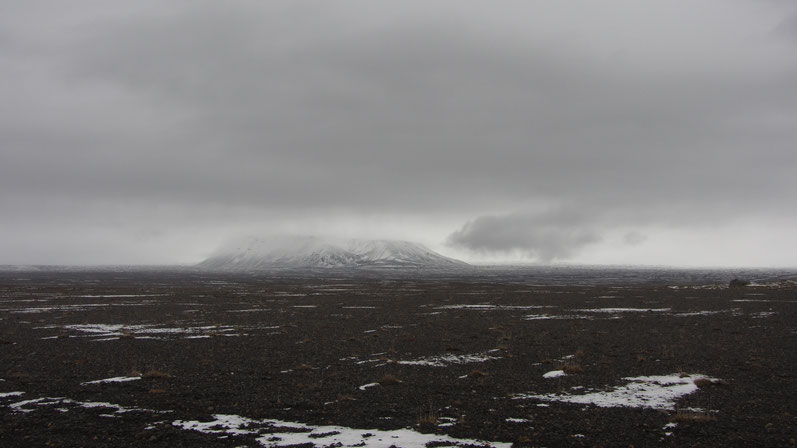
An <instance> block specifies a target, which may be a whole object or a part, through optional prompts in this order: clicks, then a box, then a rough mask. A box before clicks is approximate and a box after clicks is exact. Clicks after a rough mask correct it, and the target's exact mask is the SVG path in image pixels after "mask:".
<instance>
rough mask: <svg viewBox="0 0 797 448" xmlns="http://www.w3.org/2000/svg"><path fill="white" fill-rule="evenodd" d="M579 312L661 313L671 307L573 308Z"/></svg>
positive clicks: (670, 309)
mask: <svg viewBox="0 0 797 448" xmlns="http://www.w3.org/2000/svg"><path fill="white" fill-rule="evenodd" d="M573 311H577V312H579V313H612V314H614V313H647V312H653V313H663V312H666V311H672V308H589V309H579V310H573Z"/></svg>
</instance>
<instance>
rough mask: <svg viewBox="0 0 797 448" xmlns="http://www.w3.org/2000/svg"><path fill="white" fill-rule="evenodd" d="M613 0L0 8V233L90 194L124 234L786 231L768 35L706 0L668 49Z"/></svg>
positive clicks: (782, 104)
mask: <svg viewBox="0 0 797 448" xmlns="http://www.w3.org/2000/svg"><path fill="white" fill-rule="evenodd" d="M621 3H625V2H618V3H613V2H607V3H603V2H602V3H601V6H600V8H597V7H595V6H594V4H592V3H591V2H583V4H582V6H583V7H585V8H589V10H590V11H591V12H592V13H595V14H599V15H600V17H603V19H602V20H604V21H606V24H605V25H601V24H600V23H601V22H600V21H598V20H586V19H583V18H580V17H577V16H574V15H573V14H572V7H562V6H557V5H559V3H556V2H552V3H551V4H545V3H538V2H534V4H533V5H532V2H508V3H505V4H503V6H504V9H502V8H500V7H497V6H494V5H491V6H490V7H484V6H483V5H480V4H479V3H477V2H451V3H448V2H435V3H434V4H433V5H428V4H427V2H412V1H410V2H402V5H401V6H395V7H394V8H392V9H390V10H389V11H387V10H385V9H384V8H376V7H374V6H372V3H370V2H342V3H338V2H336V3H330V2H303V1H290V2H258V3H249V2H225V3H224V4H223V5H222V4H219V3H217V2H170V3H169V4H163V3H162V2H145V1H141V2H135V3H130V4H127V5H125V6H121V5H112V4H110V3H108V2H87V3H85V5H90V6H91V7H86V8H77V7H67V6H62V5H60V3H49V2H43V3H39V2H33V1H31V2H19V3H13V2H8V3H6V4H4V5H2V6H0V8H3V9H2V11H0V12H2V14H0V45H2V47H3V51H2V52H0V73H2V74H3V75H4V79H7V80H9V81H8V82H6V83H4V84H3V85H2V86H0V96H2V98H3V99H4V101H3V102H2V105H0V157H2V163H0V192H2V193H0V208H2V209H3V210H4V213H3V217H2V218H0V227H3V225H4V224H5V225H6V226H7V227H9V226H12V225H13V226H19V225H23V224H22V223H24V222H28V223H35V222H39V221H40V220H42V219H47V217H48V216H49V217H57V218H59V219H60V218H62V217H64V216H65V215H70V216H71V218H70V222H74V223H75V224H74V226H75V228H76V229H78V228H79V227H80V224H81V222H82V223H91V222H96V221H97V220H98V219H102V216H103V214H102V211H101V210H102V209H103V207H104V206H105V204H113V203H117V204H128V205H129V206H130V209H129V210H132V209H135V210H136V213H129V214H128V215H126V216H128V217H129V220H130V221H129V223H130V225H132V226H135V225H140V226H143V227H146V226H147V225H148V224H147V223H149V222H150V221H151V220H153V219H154V218H155V217H158V216H159V210H160V209H161V208H164V207H165V208H172V209H174V210H186V211H189V210H199V211H200V212H197V213H198V214H199V215H202V216H204V218H203V219H202V221H203V222H205V223H206V225H207V226H208V227H213V226H222V227H223V226H224V225H227V224H229V225H233V224H235V223H239V222H242V221H245V220H247V219H250V218H251V216H253V215H254V216H260V217H266V216H267V217H268V218H267V221H268V222H269V223H273V222H279V220H280V219H281V218H280V217H281V216H287V215H291V216H295V215H297V214H298V213H301V214H302V215H303V216H306V217H307V219H309V220H318V221H321V222H323V221H324V219H325V216H328V215H329V213H331V212H335V211H341V210H343V211H345V212H346V213H349V214H350V216H351V217H352V218H351V220H352V221H354V222H356V221H357V220H358V219H361V220H362V221H363V222H365V221H366V220H367V217H368V216H373V215H379V214H382V215H384V214H395V215H400V216H411V217H414V218H417V219H428V220H429V222H430V225H432V226H442V225H443V224H440V223H443V222H445V223H451V222H456V224H455V226H461V225H462V222H465V221H467V220H468V219H471V220H473V221H472V223H471V224H472V226H473V227H471V230H470V231H469V233H468V234H469V235H470V234H471V233H473V232H476V230H477V227H478V226H477V225H476V223H485V222H487V221H489V220H487V221H484V220H483V219H487V218H477V219H475V220H474V218H476V217H479V216H482V217H485V216H493V217H496V216H498V217H500V216H504V217H505V220H506V221H516V220H520V221H522V219H520V218H519V217H521V216H526V215H527V214H526V213H525V212H523V210H526V204H528V203H536V202H544V203H546V204H554V205H560V206H566V207H568V208H572V209H576V210H583V211H584V213H585V214H587V215H591V216H598V215H599V214H600V215H602V216H603V213H602V212H601V213H598V211H605V212H606V213H605V216H614V217H616V218H613V220H612V221H611V222H610V223H606V224H604V226H617V225H619V223H623V224H628V225H631V226H633V225H636V224H649V223H657V224H661V225H664V226H666V225H679V226H685V225H690V224H694V223H700V224H705V223H714V222H718V223H722V222H726V221H730V220H734V219H736V218H737V217H738V216H739V215H740V212H739V204H740V203H741V204H744V214H745V215H755V216H761V217H764V218H767V217H768V218H773V217H783V216H784V215H786V216H787V217H788V219H795V216H794V212H792V211H784V210H783V207H782V204H784V203H791V202H797V185H795V181H794V176H793V173H794V171H795V168H797V166H796V165H795V164H796V163H797V160H795V157H794V151H793V142H794V141H795V138H797V134H796V133H795V129H797V128H795V126H794V119H795V117H797V96H796V95H797V81H795V80H796V79H797V63H790V62H789V61H790V60H791V54H781V53H777V51H776V50H774V49H773V48H775V47H774V46H773V47H772V48H770V46H769V41H755V42H753V41H747V40H744V38H743V36H746V35H750V34H755V33H756V32H758V31H760V30H763V31H769V30H771V27H772V23H771V20H770V19H769V18H766V20H764V19H760V20H759V19H756V18H755V16H751V15H748V14H745V9H744V5H746V3H745V2H739V3H735V4H734V6H733V7H730V6H727V5H726V4H725V3H721V4H722V7H721V8H722V11H724V14H725V15H724V16H723V17H724V18H726V19H727V21H721V22H720V21H717V20H715V19H713V18H711V17H709V16H710V15H711V14H710V12H711V8H710V7H708V6H707V7H706V8H707V9H706V10H705V11H703V10H701V11H699V12H697V13H696V14H694V15H691V16H690V19H695V20H696V22H694V23H693V22H689V24H688V25H689V26H684V27H682V28H681V29H679V30H678V33H677V35H672V29H671V28H670V27H669V23H667V22H665V20H666V19H665V18H662V17H666V15H656V14H651V15H644V14H642V13H640V12H639V11H637V12H635V14H637V15H638V16H634V19H635V20H637V21H638V22H634V23H636V24H637V25H634V23H632V22H633V21H626V20H622V21H619V22H617V23H615V22H613V20H614V21H616V20H617V19H616V17H618V16H619V15H617V14H615V13H614V12H613V11H615V10H614V9H613V8H619V7H621V6H622V5H621ZM671 4H673V3H672V2H661V3H656V4H655V5H654V6H656V7H657V8H665V9H667V8H670V6H668V5H671ZM718 5H720V3H717V5H715V7H716V8H720V6H718ZM681 7H682V8H688V7H689V6H687V3H683V4H682V5H681ZM120 8H125V9H120ZM672 8H677V7H672ZM717 10H719V9H717ZM568 11H569V12H568ZM784 11H785V12H784V13H783V15H784V17H785V16H788V15H789V14H790V13H791V9H788V8H786V7H784ZM703 14H705V17H704V16H703ZM674 16H677V14H676V15H673V17H674ZM563 18H566V19H567V20H564V19H563ZM549 22H550V23H549ZM33 23H35V24H37V26H36V27H33V26H32V25H31V24H33ZM784 23H785V22H784ZM610 25H611V26H610ZM635 26H638V29H636V28H634V27H635ZM604 27H605V28H604ZM705 27H708V28H709V29H710V30H711V31H712V32H708V31H706V30H705V29H704V28H705ZM616 29H617V30H625V29H635V30H636V31H635V32H634V34H631V35H630V36H631V37H630V38H629V36H625V37H624V36H623V35H622V33H620V32H619V31H616ZM742 31H743V32H742ZM740 36H741V37H740ZM726 38H727V39H728V40H727V41H726V40H724V39H726ZM690 40H691V42H690V45H688V46H682V45H680V44H676V43H670V42H671V41H672V42H685V41H690ZM692 43H694V45H692ZM773 45H774V44H773ZM35 203H41V204H45V205H44V206H42V207H33V206H31V204H35ZM73 204H82V205H86V206H85V207H72V209H73V210H74V211H72V212H70V211H69V210H70V206H71V205H73ZM78 209H80V210H81V211H80V212H78ZM512 212H514V213H515V214H511V213H512ZM187 213H188V212H187ZM507 213H510V214H509V215H508V214H507ZM10 216H13V218H10ZM263 219H266V218H263ZM491 219H492V218H491ZM495 219H497V218H495ZM524 219H525V218H524ZM528 219H531V218H528ZM535 219H536V218H535ZM765 220H766V219H765ZM532 221H533V220H532ZM159 222H161V223H162V225H163V226H165V227H169V228H171V229H176V228H178V227H179V226H181V225H183V223H184V222H185V220H183V219H179V216H171V217H170V218H169V220H160V221H159ZM136 223H138V224H136ZM362 225H363V226H367V224H362ZM446 225H448V224H446ZM479 225H483V224H479ZM484 225H486V224H484ZM491 225H494V226H498V227H501V225H499V224H497V223H496V224H491ZM507 226H508V224H507ZM510 227H511V226H510ZM452 228H453V226H452ZM565 228H567V227H565ZM464 230H465V229H464V228H463V232H464ZM580 230H584V231H585V232H586V233H585V235H588V236H589V235H593V236H596V235H598V234H599V233H600V231H601V229H596V228H591V227H589V226H588V227H586V228H583V229H580ZM445 233H450V229H449V230H448V232H445ZM511 233H513V232H509V231H508V230H507V234H508V235H509V234H511ZM515 233H518V234H520V232H519V230H518V232H515ZM463 235H464V234H463ZM473 235H476V233H473ZM579 235H580V234H579V233H578V232H577V231H576V232H575V233H574V235H569V234H568V235H564V236H562V235H558V234H557V233H556V232H553V231H552V234H551V235H550V238H551V239H553V240H557V238H558V239H561V240H566V239H568V238H571V237H572V238H571V239H575V240H576V241H580V240H579V238H577V237H578V236H579ZM565 237H567V238H565ZM473 238H474V240H473V241H481V240H484V239H485V238H486V237H481V236H480V237H478V238H477V237H476V236H474V237H473ZM510 239H511V238H510V237H509V236H507V237H506V243H503V244H505V245H507V247H508V246H511V244H510V241H509V240H510ZM587 239H589V238H586V239H584V238H582V240H584V241H586V240H587ZM469 241H470V240H469ZM474 244H475V243H474ZM495 244H496V245H497V247H503V246H501V244H498V243H495ZM519 246H523V247H526V246H528V247H539V246H540V243H537V242H534V244H531V243H529V242H528V241H526V242H522V244H519ZM554 246H562V247H566V246H567V244H565V243H561V244H559V243H557V244H554ZM576 249H577V247H576ZM502 250H503V249H502ZM535 250H537V251H538V252H539V251H540V249H535ZM548 252H550V253H556V254H558V253H559V251H558V250H554V249H551V250H550V251H548ZM564 252H567V251H566V250H565V251H564ZM573 252H576V251H575V250H574V251H573ZM554 256H556V257H558V256H559V255H554Z"/></svg>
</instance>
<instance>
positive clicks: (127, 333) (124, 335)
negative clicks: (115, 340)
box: [119, 328, 136, 339]
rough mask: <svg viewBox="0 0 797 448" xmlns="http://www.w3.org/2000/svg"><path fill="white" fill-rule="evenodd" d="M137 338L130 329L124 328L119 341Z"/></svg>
mask: <svg viewBox="0 0 797 448" xmlns="http://www.w3.org/2000/svg"><path fill="white" fill-rule="evenodd" d="M135 337H136V335H135V334H133V332H132V331H131V330H130V329H129V328H122V334H121V335H120V336H119V339H134V338H135Z"/></svg>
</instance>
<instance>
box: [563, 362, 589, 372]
mask: <svg viewBox="0 0 797 448" xmlns="http://www.w3.org/2000/svg"><path fill="white" fill-rule="evenodd" d="M562 370H563V371H564V372H565V373H566V374H568V375H575V374H578V373H584V367H582V366H581V364H579V363H577V362H568V363H566V364H565V365H563V366H562Z"/></svg>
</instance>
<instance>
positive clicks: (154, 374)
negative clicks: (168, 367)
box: [141, 369, 172, 380]
mask: <svg viewBox="0 0 797 448" xmlns="http://www.w3.org/2000/svg"><path fill="white" fill-rule="evenodd" d="M171 377H172V376H171V375H169V374H168V373H166V372H161V371H160V370H155V369H149V370H147V371H146V372H144V373H142V374H141V378H142V379H145V380H148V379H168V378H171Z"/></svg>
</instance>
